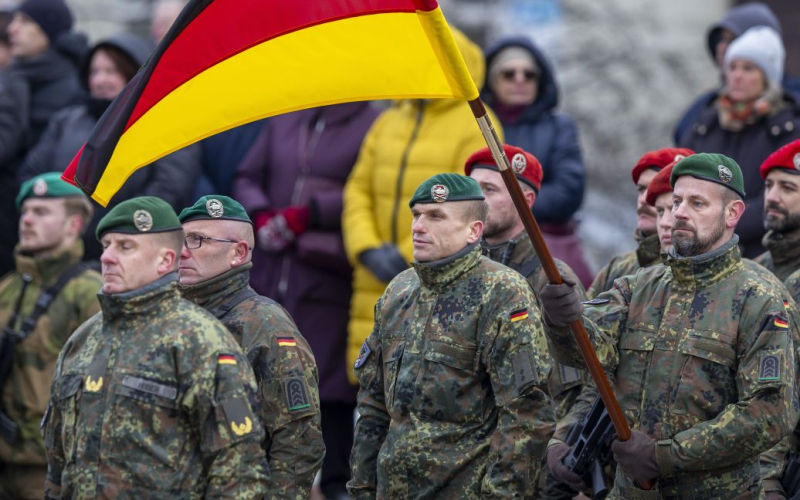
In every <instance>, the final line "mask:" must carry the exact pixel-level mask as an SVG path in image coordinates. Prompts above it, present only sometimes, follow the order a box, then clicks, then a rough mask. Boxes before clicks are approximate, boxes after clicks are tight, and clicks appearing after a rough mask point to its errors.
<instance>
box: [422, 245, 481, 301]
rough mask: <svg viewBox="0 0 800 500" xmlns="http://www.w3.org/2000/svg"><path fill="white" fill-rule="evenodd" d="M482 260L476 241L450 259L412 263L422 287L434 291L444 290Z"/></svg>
mask: <svg viewBox="0 0 800 500" xmlns="http://www.w3.org/2000/svg"><path fill="white" fill-rule="evenodd" d="M480 260H481V249H480V245H479V244H478V242H477V241H476V242H475V243H473V244H471V245H467V246H466V247H464V248H462V249H461V250H459V251H458V252H456V253H454V254H453V255H451V256H450V257H446V258H444V259H441V260H436V261H433V262H417V261H414V262H412V263H411V265H412V266H414V270H415V271H416V272H417V276H419V281H420V283H422V286H424V287H426V288H430V289H433V290H442V289H444V288H446V287H447V286H448V285H449V284H451V283H453V282H454V281H455V280H457V279H458V278H459V277H460V276H461V275H462V274H464V273H466V272H467V271H469V270H470V269H472V268H473V267H475V266H477V265H478V262H480Z"/></svg>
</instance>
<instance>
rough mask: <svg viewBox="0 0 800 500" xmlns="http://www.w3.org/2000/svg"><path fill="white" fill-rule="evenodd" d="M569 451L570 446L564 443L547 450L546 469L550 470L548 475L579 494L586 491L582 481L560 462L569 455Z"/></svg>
mask: <svg viewBox="0 0 800 500" xmlns="http://www.w3.org/2000/svg"><path fill="white" fill-rule="evenodd" d="M570 449H571V446H570V445H568V444H564V443H560V444H556V445H553V446H551V447H550V448H548V449H547V468H548V469H550V473H551V474H552V475H553V477H554V478H556V479H557V480H558V481H560V482H562V483H564V484H566V485H567V486H569V487H570V488H572V489H573V490H575V492H581V491H583V490H584V489H586V485H585V484H584V482H583V480H582V479H581V477H580V476H579V475H577V474H575V473H574V472H572V471H571V470H569V469H567V466H566V465H564V463H563V462H562V460H564V457H566V456H567V454H568V453H569V451H570Z"/></svg>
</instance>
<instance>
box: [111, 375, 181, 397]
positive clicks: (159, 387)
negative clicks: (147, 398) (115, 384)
mask: <svg viewBox="0 0 800 500" xmlns="http://www.w3.org/2000/svg"><path fill="white" fill-rule="evenodd" d="M122 385H124V386H125V387H130V388H131V389H136V390H137V391H142V392H146V393H148V394H154V395H156V396H161V397H162V398H166V399H172V400H174V399H175V398H177V397H178V389H177V388H176V387H173V386H171V385H166V384H162V383H160V382H153V381H152V380H146V379H143V378H139V377H134V376H132V375H125V377H124V378H123V379H122Z"/></svg>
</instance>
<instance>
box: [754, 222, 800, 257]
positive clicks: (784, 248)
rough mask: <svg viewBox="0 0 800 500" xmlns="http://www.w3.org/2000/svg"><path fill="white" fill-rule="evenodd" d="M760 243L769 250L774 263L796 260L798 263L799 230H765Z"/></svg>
mask: <svg viewBox="0 0 800 500" xmlns="http://www.w3.org/2000/svg"><path fill="white" fill-rule="evenodd" d="M762 243H763V244H764V246H765V247H767V250H769V255H770V257H772V262H773V263H774V264H778V265H780V264H787V263H791V262H792V261H796V260H797V261H799V262H798V264H800V230H796V231H792V232H790V233H778V232H776V231H767V234H765V235H764V239H763V240H762Z"/></svg>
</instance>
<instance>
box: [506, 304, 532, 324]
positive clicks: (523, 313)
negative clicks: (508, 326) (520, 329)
mask: <svg viewBox="0 0 800 500" xmlns="http://www.w3.org/2000/svg"><path fill="white" fill-rule="evenodd" d="M527 317H528V308H527V307H526V308H524V309H517V310H516V311H511V312H510V313H509V314H508V319H510V320H511V322H512V323H514V322H516V321H522V320H523V319H525V318H527Z"/></svg>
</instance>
